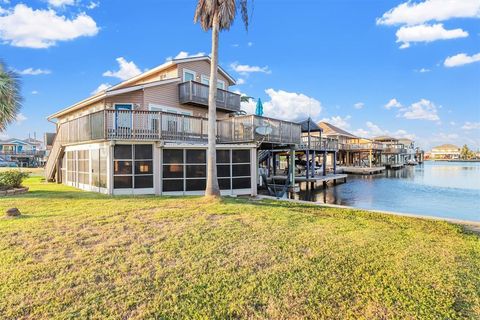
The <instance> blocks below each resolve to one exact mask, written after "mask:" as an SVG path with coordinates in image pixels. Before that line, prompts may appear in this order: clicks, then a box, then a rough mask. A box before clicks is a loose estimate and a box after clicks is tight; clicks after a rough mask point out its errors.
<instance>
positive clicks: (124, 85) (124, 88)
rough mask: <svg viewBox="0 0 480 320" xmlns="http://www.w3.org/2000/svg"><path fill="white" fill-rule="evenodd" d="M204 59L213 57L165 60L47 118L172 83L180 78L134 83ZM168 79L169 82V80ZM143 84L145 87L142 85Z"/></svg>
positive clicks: (228, 76) (219, 67)
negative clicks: (109, 98) (146, 87)
mask: <svg viewBox="0 0 480 320" xmlns="http://www.w3.org/2000/svg"><path fill="white" fill-rule="evenodd" d="M202 60H207V61H208V62H210V61H211V58H210V57H209V56H201V57H191V58H183V59H172V60H169V61H167V62H165V63H164V64H161V65H159V66H157V67H155V68H153V69H150V70H148V71H145V72H144V73H142V74H139V75H137V76H135V77H132V78H130V79H127V80H125V81H123V82H120V83H118V84H116V85H114V86H112V87H110V88H107V89H105V90H102V91H100V92H98V93H96V94H94V95H92V96H90V97H88V98H86V99H83V100H81V101H79V102H77V103H75V104H73V105H71V106H69V107H67V108H65V109H62V110H60V111H58V112H56V113H54V114H52V115H50V116H48V118H47V119H49V120H51V119H55V118H57V117H59V116H61V115H63V114H65V113H69V112H72V111H75V110H77V109H80V108H83V107H85V106H86V105H89V104H91V103H94V102H98V101H100V100H102V99H105V98H106V97H109V96H113V95H117V94H121V93H125V92H130V91H135V90H140V89H142V88H145V86H148V85H149V86H155V85H162V84H165V83H170V82H172V80H175V81H179V80H180V78H173V79H172V78H170V79H165V80H160V81H153V82H148V83H144V84H142V85H133V84H134V83H135V82H137V81H139V80H141V79H143V78H146V77H148V76H150V75H152V74H155V73H157V72H159V71H162V70H164V69H167V68H169V67H172V66H175V65H178V64H180V63H185V62H193V61H202ZM218 71H219V72H220V73H221V74H222V75H223V76H225V77H226V78H227V79H228V80H230V81H231V83H232V84H236V82H235V79H234V78H233V77H232V76H231V75H229V74H228V72H226V71H225V70H224V69H223V68H222V67H221V66H218ZM167 81H168V82H167ZM142 86H143V87H142Z"/></svg>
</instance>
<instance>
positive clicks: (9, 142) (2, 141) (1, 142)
mask: <svg viewBox="0 0 480 320" xmlns="http://www.w3.org/2000/svg"><path fill="white" fill-rule="evenodd" d="M0 144H29V145H31V146H33V145H35V143H34V142H29V141H28V139H25V140H22V139H17V138H11V139H5V140H0Z"/></svg>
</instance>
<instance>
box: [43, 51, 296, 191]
mask: <svg viewBox="0 0 480 320" xmlns="http://www.w3.org/2000/svg"><path fill="white" fill-rule="evenodd" d="M209 75H210V58H209V57H207V56H205V57H195V58H186V59H175V60H171V61H168V62H166V63H164V64H162V65H160V66H158V67H156V68H153V69H151V70H149V71H146V72H144V73H142V74H140V75H138V76H136V77H133V78H131V79H129V80H126V81H123V82H122V83H120V84H117V85H115V86H113V87H110V88H108V89H106V90H104V91H101V92H99V93H97V94H95V95H93V96H91V97H89V98H87V99H84V100H82V101H80V102H77V103H75V104H73V105H72V106H70V107H68V108H65V109H63V110H61V111H59V112H56V113H55V114H52V115H51V116H50V117H49V120H54V119H55V120H56V124H57V133H56V137H55V140H54V142H53V145H52V149H51V151H50V155H49V158H48V161H47V165H46V170H45V174H46V178H47V179H48V180H56V181H57V182H62V183H65V184H67V185H71V186H75V187H78V188H81V189H84V190H91V191H97V192H102V193H107V194H157V195H171V194H175V195H179V194H192V195H194V194H202V193H203V191H204V189H205V184H206V163H207V159H206V148H207V125H208V121H207V118H206V117H207V111H208V90H209V85H210V81H209ZM234 84H235V80H234V79H233V78H232V77H231V76H230V75H229V74H228V73H227V72H226V71H225V70H224V69H222V68H221V67H219V68H218V83H217V84H216V85H217V96H216V100H217V130H216V131H217V143H218V144H217V171H218V181H219V184H220V188H221V190H222V194H225V195H226V194H232V195H236V194H256V187H257V166H258V161H257V149H259V148H267V147H271V146H272V145H284V146H290V147H291V148H292V147H293V146H294V145H296V144H298V143H300V135H301V132H300V125H298V124H295V123H292V122H287V121H280V120H275V119H271V118H265V117H259V116H254V115H246V114H245V113H244V112H242V111H241V110H240V95H238V94H236V93H234V92H231V91H229V88H230V87H231V86H233V85H234Z"/></svg>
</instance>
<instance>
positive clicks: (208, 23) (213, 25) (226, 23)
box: [193, 0, 248, 197]
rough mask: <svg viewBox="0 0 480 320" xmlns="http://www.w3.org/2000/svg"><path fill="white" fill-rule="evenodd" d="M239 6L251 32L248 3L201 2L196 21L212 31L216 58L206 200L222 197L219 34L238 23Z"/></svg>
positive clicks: (211, 90) (244, 0)
mask: <svg viewBox="0 0 480 320" xmlns="http://www.w3.org/2000/svg"><path fill="white" fill-rule="evenodd" d="M237 4H238V7H239V8H240V11H241V14H242V20H243V23H244V25H245V28H246V29H247V30H248V11H247V9H248V0H237V1H236V0H198V3H197V8H196V9H195V16H194V18H193V21H194V22H195V23H197V22H200V26H201V27H202V29H203V30H205V31H208V30H212V55H211V63H210V88H209V91H208V152H207V187H206V189H205V196H211V197H218V196H220V188H219V186H218V179H217V154H216V134H215V132H216V126H217V114H216V112H217V104H216V95H217V71H218V34H219V32H220V31H222V30H229V29H230V27H231V26H232V24H233V21H234V20H235V15H236V13H237Z"/></svg>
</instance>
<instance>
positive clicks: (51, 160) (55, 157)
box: [45, 126, 65, 182]
mask: <svg viewBox="0 0 480 320" xmlns="http://www.w3.org/2000/svg"><path fill="white" fill-rule="evenodd" d="M62 134H63V127H62V126H60V128H59V130H58V132H57V135H56V136H55V139H54V141H53V145H52V149H51V150H50V154H49V155H48V159H47V163H46V164H45V179H46V180H47V181H56V180H58V177H57V171H58V165H59V160H60V159H61V158H62V156H63V153H64V151H65V148H64V146H63V144H62ZM57 182H60V181H57Z"/></svg>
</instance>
